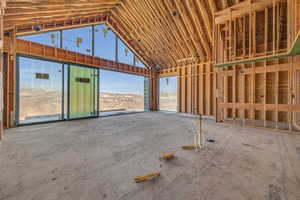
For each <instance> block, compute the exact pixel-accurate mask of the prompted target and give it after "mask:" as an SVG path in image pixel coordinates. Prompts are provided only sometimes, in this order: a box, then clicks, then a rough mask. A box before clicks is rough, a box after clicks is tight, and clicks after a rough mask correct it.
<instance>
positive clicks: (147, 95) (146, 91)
mask: <svg viewBox="0 0 300 200" xmlns="http://www.w3.org/2000/svg"><path fill="white" fill-rule="evenodd" d="M149 106H150V79H149V77H145V78H144V108H145V111H149V110H150V107H149Z"/></svg>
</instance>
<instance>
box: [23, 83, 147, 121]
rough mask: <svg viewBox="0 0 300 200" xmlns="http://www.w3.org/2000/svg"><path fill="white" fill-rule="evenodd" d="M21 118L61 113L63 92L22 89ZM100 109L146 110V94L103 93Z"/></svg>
mask: <svg viewBox="0 0 300 200" xmlns="http://www.w3.org/2000/svg"><path fill="white" fill-rule="evenodd" d="M20 95H21V96H20V108H21V110H20V120H25V119H26V118H28V117H29V118H31V117H34V116H36V117H38V116H43V115H57V114H61V92H59V91H53V90H44V89H31V88H25V89H24V88H23V89H21V90H20ZM99 103H100V110H116V109H125V110H130V111H131V110H132V111H142V110H144V96H143V95H137V94H119V93H107V92H105V93H101V94H100V101H99Z"/></svg>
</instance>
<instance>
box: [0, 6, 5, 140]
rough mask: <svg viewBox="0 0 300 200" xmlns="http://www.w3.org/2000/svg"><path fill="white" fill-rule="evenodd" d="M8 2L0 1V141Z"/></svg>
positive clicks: (0, 136) (0, 135)
mask: <svg viewBox="0 0 300 200" xmlns="http://www.w3.org/2000/svg"><path fill="white" fill-rule="evenodd" d="M5 6H6V1H5V0H2V1H0V140H2V138H3V44H4V41H3V39H4V31H3V15H4V7H5Z"/></svg>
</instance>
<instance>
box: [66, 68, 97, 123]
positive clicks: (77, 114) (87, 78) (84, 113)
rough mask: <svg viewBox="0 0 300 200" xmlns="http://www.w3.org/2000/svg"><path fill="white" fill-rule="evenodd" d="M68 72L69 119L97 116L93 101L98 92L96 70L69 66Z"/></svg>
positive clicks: (95, 105) (95, 103)
mask: <svg viewBox="0 0 300 200" xmlns="http://www.w3.org/2000/svg"><path fill="white" fill-rule="evenodd" d="M69 70H70V72H69V73H70V76H69V77H70V78H69V83H70V86H69V88H70V111H69V112H70V113H69V117H70V118H71V119H74V118H82V117H93V116H97V102H96V101H95V100H96V95H97V93H96V91H98V69H94V68H87V67H79V66H74V65H71V66H70V68H69Z"/></svg>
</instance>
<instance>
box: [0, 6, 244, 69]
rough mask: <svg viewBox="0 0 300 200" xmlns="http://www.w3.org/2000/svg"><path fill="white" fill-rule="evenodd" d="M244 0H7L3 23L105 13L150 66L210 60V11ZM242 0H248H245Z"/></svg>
mask: <svg viewBox="0 0 300 200" xmlns="http://www.w3.org/2000/svg"><path fill="white" fill-rule="evenodd" d="M241 1H244V0H7V7H6V9H5V16H4V26H5V29H11V28H15V27H16V26H20V25H23V24H28V23H32V24H35V23H42V22H51V21H55V20H64V19H71V18H81V17H87V16H96V15H99V14H103V13H105V14H107V15H108V16H110V18H111V20H113V21H114V22H115V24H117V26H118V29H121V30H122V32H123V33H124V34H126V35H127V39H128V40H129V43H130V44H134V47H133V48H134V49H138V50H139V52H140V53H142V54H143V55H141V56H142V57H143V58H144V60H146V61H147V62H149V63H151V65H152V66H155V65H160V66H161V67H166V66H175V65H177V64H178V63H179V62H180V61H182V60H185V59H190V58H195V57H197V58H199V59H200V60H201V61H210V59H211V56H212V43H213V13H214V12H217V11H219V10H222V9H225V8H228V7H230V6H232V5H234V4H237V3H239V2H241ZM246 1H248V0H246Z"/></svg>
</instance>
